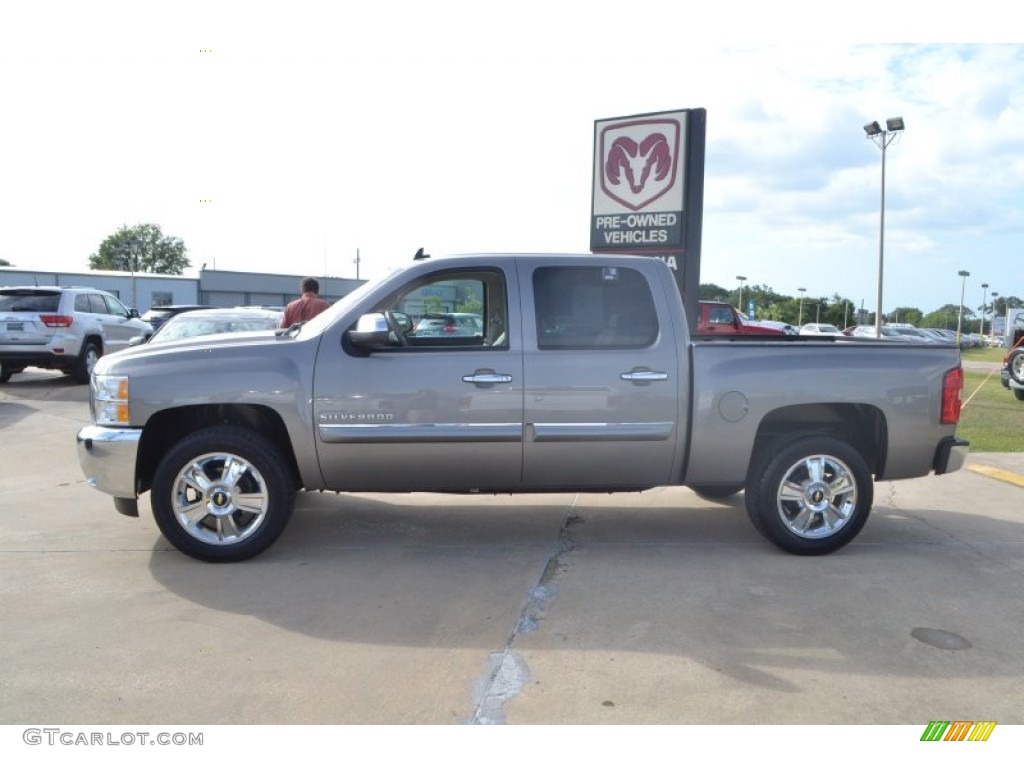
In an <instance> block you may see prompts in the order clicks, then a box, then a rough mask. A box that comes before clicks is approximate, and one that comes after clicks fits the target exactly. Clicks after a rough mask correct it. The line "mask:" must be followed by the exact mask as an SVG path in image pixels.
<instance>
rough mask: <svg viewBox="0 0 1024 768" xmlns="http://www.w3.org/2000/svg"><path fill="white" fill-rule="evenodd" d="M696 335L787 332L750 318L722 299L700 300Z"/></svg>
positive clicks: (760, 334) (755, 334)
mask: <svg viewBox="0 0 1024 768" xmlns="http://www.w3.org/2000/svg"><path fill="white" fill-rule="evenodd" d="M696 335H698V336H719V335H728V336H736V335H751V336H785V335H787V332H786V331H785V330H783V329H782V328H774V327H772V326H769V325H764V324H762V323H761V322H758V321H755V320H750V319H749V318H747V316H746V315H744V314H743V313H742V312H740V311H739V310H738V309H736V307H734V306H732V305H731V304H726V303H725V302H723V301H702V302H700V309H699V311H698V313H697V334H696Z"/></svg>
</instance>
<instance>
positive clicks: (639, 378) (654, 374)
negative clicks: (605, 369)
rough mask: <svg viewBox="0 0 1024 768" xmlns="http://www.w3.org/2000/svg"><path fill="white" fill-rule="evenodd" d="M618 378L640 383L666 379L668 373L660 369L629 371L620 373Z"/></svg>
mask: <svg viewBox="0 0 1024 768" xmlns="http://www.w3.org/2000/svg"><path fill="white" fill-rule="evenodd" d="M619 378H620V379H622V380H623V381H632V382H636V383H639V384H642V383H645V382H648V381H668V374H667V373H662V372H661V371H629V372H628V373H620V374H619Z"/></svg>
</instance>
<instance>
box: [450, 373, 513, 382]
mask: <svg viewBox="0 0 1024 768" xmlns="http://www.w3.org/2000/svg"><path fill="white" fill-rule="evenodd" d="M462 380H463V381H464V382H466V383H467V384H508V383H509V382H510V381H512V377H511V376H510V375H509V374H507V373H494V372H493V371H487V372H483V371H481V372H479V373H471V374H469V375H468V376H463V377H462Z"/></svg>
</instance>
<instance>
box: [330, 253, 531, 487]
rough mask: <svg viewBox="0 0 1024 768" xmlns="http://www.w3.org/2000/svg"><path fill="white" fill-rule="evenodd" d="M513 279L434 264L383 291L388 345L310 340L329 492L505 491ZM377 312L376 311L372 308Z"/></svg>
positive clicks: (519, 391)
mask: <svg viewBox="0 0 1024 768" xmlns="http://www.w3.org/2000/svg"><path fill="white" fill-rule="evenodd" d="M515 282H516V275H515V273H514V272H511V273H510V274H508V273H506V272H505V271H504V270H501V269H498V268H494V269H454V270H453V269H451V268H449V269H440V268H439V269H438V270H437V271H434V272H430V273H428V274H426V275H424V276H421V277H418V278H415V279H411V281H410V282H409V283H408V284H407V285H405V286H404V287H402V288H400V289H399V290H397V291H395V292H393V293H392V294H391V295H389V296H388V297H387V298H386V299H384V300H382V301H381V302H380V303H379V304H378V305H377V306H374V307H372V311H373V312H374V313H377V312H379V313H385V312H386V313H388V319H389V321H390V324H391V327H392V332H391V340H390V342H389V343H388V344H387V345H385V346H383V347H382V348H380V349H374V350H372V351H370V352H369V353H366V352H365V350H364V351H363V352H362V353H360V350H358V349H352V348H350V347H347V346H344V345H343V346H342V347H340V348H325V346H326V345H324V344H321V348H320V350H319V353H318V356H317V366H316V372H315V380H314V398H313V418H314V424H315V425H316V430H317V438H318V440H317V451H318V454H319V459H320V468H321V472H322V473H323V476H324V480H325V482H326V484H327V487H329V488H333V489H339V490H353V491H358V490H377V491H404V490H430V491H472V490H514V489H516V488H518V487H519V484H520V482H521V475H522V435H523V371H522V365H523V364H522V360H523V356H522V344H521V335H520V330H519V309H518V304H517V303H513V304H512V305H511V306H510V304H509V300H508V297H509V296H510V295H511V296H514V295H516V292H515ZM378 317H379V316H378Z"/></svg>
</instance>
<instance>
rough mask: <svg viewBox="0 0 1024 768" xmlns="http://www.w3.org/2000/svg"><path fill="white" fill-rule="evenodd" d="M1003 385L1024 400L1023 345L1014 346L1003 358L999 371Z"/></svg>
mask: <svg viewBox="0 0 1024 768" xmlns="http://www.w3.org/2000/svg"><path fill="white" fill-rule="evenodd" d="M999 373H1000V378H1001V379H1002V381H1003V386H1004V387H1006V388H1007V389H1008V390H1010V391H1011V392H1013V396H1014V397H1016V398H1017V399H1018V400H1024V347H1015V348H1014V349H1011V350H1010V354H1008V355H1007V356H1006V357H1004V358H1003V368H1002V370H1001V371H1000V372H999Z"/></svg>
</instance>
